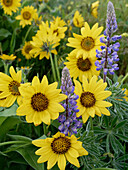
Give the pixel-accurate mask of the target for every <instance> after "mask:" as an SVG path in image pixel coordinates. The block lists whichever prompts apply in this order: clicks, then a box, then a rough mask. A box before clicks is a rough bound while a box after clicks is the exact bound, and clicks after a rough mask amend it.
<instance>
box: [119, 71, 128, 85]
mask: <svg viewBox="0 0 128 170" xmlns="http://www.w3.org/2000/svg"><path fill="white" fill-rule="evenodd" d="M127 78H128V73H127V74H126V75H125V76H124V78H123V79H122V80H121V84H123V82H124V81H125V80H126V79H127Z"/></svg>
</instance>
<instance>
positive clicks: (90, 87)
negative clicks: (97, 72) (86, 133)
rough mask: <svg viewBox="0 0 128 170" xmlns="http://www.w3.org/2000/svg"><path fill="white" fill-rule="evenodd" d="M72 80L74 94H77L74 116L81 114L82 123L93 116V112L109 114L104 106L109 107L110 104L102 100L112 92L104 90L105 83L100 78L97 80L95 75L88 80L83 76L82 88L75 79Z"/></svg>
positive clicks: (99, 114)
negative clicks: (76, 107)
mask: <svg viewBox="0 0 128 170" xmlns="http://www.w3.org/2000/svg"><path fill="white" fill-rule="evenodd" d="M74 82H75V94H76V95H78V96H79V98H78V99H77V105H78V109H79V112H78V113H77V114H76V116H77V117H79V116H81V115H82V120H83V123H85V122H86V121H87V120H88V118H89V116H91V117H94V116H95V114H96V115H98V116H101V113H102V114H104V115H107V116H109V115H110V112H109V111H108V110H107V109H106V107H110V106H112V104H111V103H109V102H107V101H103V100H104V99H106V98H107V97H109V96H110V95H111V94H112V93H111V91H104V89H105V88H106V86H107V83H103V80H102V79H100V80H99V81H98V82H97V77H96V76H93V77H92V78H91V80H90V82H88V81H87V78H86V77H85V76H83V80H82V82H83V88H82V86H81V84H80V83H79V82H78V81H77V80H74Z"/></svg>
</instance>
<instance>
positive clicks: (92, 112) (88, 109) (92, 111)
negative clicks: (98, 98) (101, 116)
mask: <svg viewBox="0 0 128 170" xmlns="http://www.w3.org/2000/svg"><path fill="white" fill-rule="evenodd" d="M87 112H88V114H89V115H90V116H91V117H94V116H95V109H94V108H93V107H90V108H87Z"/></svg>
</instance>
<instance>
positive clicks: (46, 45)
mask: <svg viewBox="0 0 128 170" xmlns="http://www.w3.org/2000/svg"><path fill="white" fill-rule="evenodd" d="M42 50H43V51H46V52H47V53H48V52H49V45H48V43H46V42H44V44H43V46H42Z"/></svg>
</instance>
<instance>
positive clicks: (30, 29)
mask: <svg viewBox="0 0 128 170" xmlns="http://www.w3.org/2000/svg"><path fill="white" fill-rule="evenodd" d="M32 27H33V25H31V26H30V27H29V29H28V31H27V32H26V35H25V37H24V40H23V44H24V43H25V41H26V39H27V36H28V34H29V32H30V31H31V29H32Z"/></svg>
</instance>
